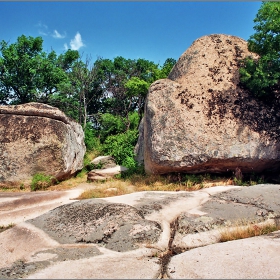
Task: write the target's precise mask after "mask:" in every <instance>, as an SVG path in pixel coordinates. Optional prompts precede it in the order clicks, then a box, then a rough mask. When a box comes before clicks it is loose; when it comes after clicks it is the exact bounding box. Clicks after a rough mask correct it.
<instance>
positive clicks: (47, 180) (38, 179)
mask: <svg viewBox="0 0 280 280" xmlns="http://www.w3.org/2000/svg"><path fill="white" fill-rule="evenodd" d="M54 180H55V178H53V177H52V176H49V175H45V174H42V173H36V174H35V175H34V176H33V177H32V181H31V191H37V190H43V189H46V188H48V187H50V186H51V185H52V184H53V182H54Z"/></svg>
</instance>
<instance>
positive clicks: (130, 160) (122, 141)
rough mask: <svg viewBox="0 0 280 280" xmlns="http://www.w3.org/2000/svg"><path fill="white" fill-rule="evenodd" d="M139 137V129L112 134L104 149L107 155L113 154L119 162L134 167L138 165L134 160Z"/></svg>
mask: <svg viewBox="0 0 280 280" xmlns="http://www.w3.org/2000/svg"><path fill="white" fill-rule="evenodd" d="M137 138H138V131H136V130H128V131H127V132H125V133H120V134H118V135H112V136H109V137H107V139H106V140H105V142H104V144H103V147H102V151H103V153H104V154H105V155H111V156H113V157H114V159H115V160H116V163H117V164H120V165H123V166H126V167H128V168H133V167H136V166H137V162H136V161H135V160H134V147H135V145H136V142H137Z"/></svg>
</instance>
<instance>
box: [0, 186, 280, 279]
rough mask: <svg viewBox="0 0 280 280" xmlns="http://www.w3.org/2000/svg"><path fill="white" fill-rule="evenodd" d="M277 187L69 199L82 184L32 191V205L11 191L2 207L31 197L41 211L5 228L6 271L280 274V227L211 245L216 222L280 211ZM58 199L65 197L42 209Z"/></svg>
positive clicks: (5, 274) (1, 264)
mask: <svg viewBox="0 0 280 280" xmlns="http://www.w3.org/2000/svg"><path fill="white" fill-rule="evenodd" d="M87 186H88V187H90V186H91V185H89V184H88V185H87ZM83 188H84V189H86V188H85V186H83ZM279 189H280V187H279V185H268V184H267V185H265V184H263V185H256V186H251V187H238V186H227V187H224V186H220V187H212V188H207V189H201V190H199V191H193V192H185V191H184V192H183V191H180V192H156V191H154V192H139V193H132V194H127V195H122V196H116V197H109V198H104V199H90V200H82V201H74V202H72V203H69V202H71V201H69V198H75V196H73V195H74V194H75V195H76V194H77V193H80V192H81V191H82V189H81V187H80V189H79V190H71V192H70V193H71V195H70V194H67V196H66V194H65V193H64V195H63V196H60V195H59V194H56V193H53V194H50V193H48V192H46V193H45V194H46V196H44V195H43V194H41V193H40V194H39V193H37V194H36V193H34V195H35V196H34V198H35V197H36V198H35V199H33V200H32V199H31V198H30V205H29V202H28V201H29V200H28V196H31V195H32V194H28V196H27V194H25V195H15V194H10V195H9V194H8V193H6V194H5V195H2V196H0V202H1V203H2V207H3V215H4V214H6V215H9V213H13V211H14V209H12V208H13V207H12V206H14V207H15V208H16V209H17V212H20V210H21V209H25V208H24V207H29V206H32V205H33V207H32V215H35V217H34V216H30V215H31V214H29V215H28V216H27V217H29V219H26V218H25V219H24V221H25V222H23V223H20V224H17V225H16V226H15V227H13V228H11V229H9V230H6V231H4V232H2V233H0V278H13V279H14V278H30V279H37V278H76V279H82V278H103V279H104V278H111V279H117V278H140V279H142V278H143V279H144V278H149V279H151V278H158V277H171V278H279V268H278V266H279V265H278V266H277V267H276V263H278V264H279V257H278V255H279V249H280V248H279V244H280V239H279V236H280V232H278V233H277V232H276V233H272V234H270V235H267V236H262V237H258V238H248V239H244V240H237V241H231V242H226V243H217V244H212V245H209V244H211V243H215V242H218V237H217V236H215V234H214V233H213V232H214V231H215V228H217V229H219V227H223V226H224V225H225V224H227V223H234V221H235V220H236V219H245V220H252V221H253V220H254V221H264V220H267V219H268V218H271V217H277V216H278V215H279V214H280V205H279V203H278V202H279V201H280V190H279ZM52 199H53V201H56V205H59V200H61V203H62V204H63V205H61V206H59V207H57V206H54V205H53V207H54V209H52V210H51V211H48V212H45V213H43V214H42V212H40V207H42V205H43V206H46V205H47V204H46V203H47V202H48V200H49V207H50V205H52V204H53V203H52ZM16 201H17V202H18V205H19V207H18V208H17V203H16ZM65 203H67V204H65ZM55 207H56V208H55ZM36 211H38V212H36ZM33 213H35V214H33ZM36 213H37V214H36ZM3 215H2V217H4V216H3ZM36 215H37V216H36ZM175 221H177V226H176V223H175ZM0 224H1V221H0ZM209 240H210V241H209ZM198 241H199V242H198ZM188 242H189V243H190V242H192V244H194V245H193V246H187V243H188ZM235 244H236V245H235ZM180 246H181V247H180ZM198 246H203V247H199V248H197V247H198ZM191 248H193V249H191ZM175 249H176V250H175ZM177 249H178V250H177ZM169 251H171V252H173V253H174V254H173V255H170V262H169V264H168V262H165V264H164V261H163V258H162V256H164V254H166V252H169ZM227 254H228V255H227Z"/></svg>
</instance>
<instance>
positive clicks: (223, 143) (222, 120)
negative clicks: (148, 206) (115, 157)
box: [137, 35, 280, 174]
mask: <svg viewBox="0 0 280 280" xmlns="http://www.w3.org/2000/svg"><path fill="white" fill-rule="evenodd" d="M249 55H251V56H253V57H255V58H257V55H255V54H253V53H250V52H249V51H248V49H247V42H246V41H245V40H243V39H241V38H238V37H235V36H228V35H209V36H204V37H202V38H200V39H198V40H196V41H195V42H194V43H193V44H192V45H191V46H190V48H189V49H188V50H187V51H186V52H185V53H183V55H182V56H181V57H180V59H179V60H178V62H177V63H176V65H175V66H174V67H173V69H172V71H171V73H170V74H169V76H168V79H163V80H158V81H156V82H154V83H153V84H152V85H151V87H150V89H149V93H148V96H147V100H146V106H145V114H144V122H143V126H140V129H141V127H142V131H140V133H139V134H140V137H139V143H138V145H137V151H138V158H140V161H141V153H143V157H144V165H145V170H146V172H148V173H154V174H163V173H170V172H187V173H203V172H209V173H221V172H228V171H234V170H235V169H236V168H240V170H241V171H242V172H244V173H247V172H262V171H265V170H277V169H279V166H280V142H279V139H280V137H279V132H280V130H279V127H280V114H279V109H278V108H279V101H277V98H275V99H274V98H273V97H272V98H271V100H270V101H269V102H264V101H261V100H258V99H256V98H255V97H254V96H253V95H252V94H251V93H250V92H248V91H247V90H245V89H244V88H242V87H241V86H240V84H239V67H240V66H239V65H240V59H243V58H245V57H246V56H249ZM141 139H143V140H142V141H141ZM141 151H143V152H141ZM139 153H140V154H139Z"/></svg>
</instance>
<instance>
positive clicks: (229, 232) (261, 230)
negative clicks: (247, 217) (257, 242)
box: [220, 222, 280, 242]
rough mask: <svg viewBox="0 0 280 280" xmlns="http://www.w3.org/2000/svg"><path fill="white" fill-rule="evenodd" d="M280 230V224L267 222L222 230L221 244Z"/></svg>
mask: <svg viewBox="0 0 280 280" xmlns="http://www.w3.org/2000/svg"><path fill="white" fill-rule="evenodd" d="M277 230H280V223H276V222H266V223H260V224H247V225H245V226H244V225H240V226H235V227H232V228H225V229H221V231H220V242H227V241H232V240H237V239H244V238H249V237H254V236H259V235H264V234H268V233H271V232H273V231H277Z"/></svg>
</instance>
